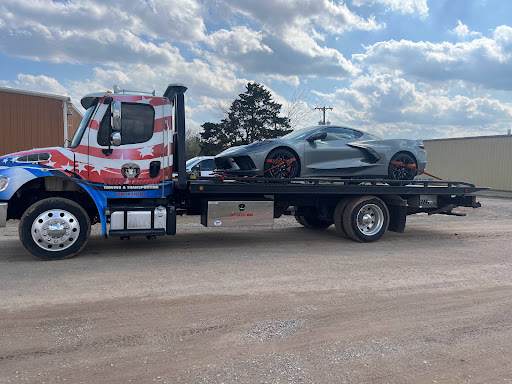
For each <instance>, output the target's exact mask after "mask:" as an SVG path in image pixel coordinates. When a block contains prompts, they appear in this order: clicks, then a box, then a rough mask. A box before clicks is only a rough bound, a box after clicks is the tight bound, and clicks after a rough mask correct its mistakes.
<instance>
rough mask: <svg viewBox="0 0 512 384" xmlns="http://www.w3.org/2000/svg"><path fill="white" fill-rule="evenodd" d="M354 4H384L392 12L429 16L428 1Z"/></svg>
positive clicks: (363, 0) (371, 0)
mask: <svg viewBox="0 0 512 384" xmlns="http://www.w3.org/2000/svg"><path fill="white" fill-rule="evenodd" d="M353 3H354V5H356V6H361V5H366V4H370V5H373V4H382V5H384V6H385V7H386V8H387V9H388V10H390V11H394V12H400V13H402V14H417V15H419V16H421V17H425V16H428V5H427V0H354V1H353Z"/></svg>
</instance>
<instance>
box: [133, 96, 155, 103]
mask: <svg viewBox="0 0 512 384" xmlns="http://www.w3.org/2000/svg"><path fill="white" fill-rule="evenodd" d="M151 100H153V98H152V97H148V98H147V99H146V98H145V97H144V96H142V99H140V100H139V101H137V103H144V104H149V103H150V102H151Z"/></svg>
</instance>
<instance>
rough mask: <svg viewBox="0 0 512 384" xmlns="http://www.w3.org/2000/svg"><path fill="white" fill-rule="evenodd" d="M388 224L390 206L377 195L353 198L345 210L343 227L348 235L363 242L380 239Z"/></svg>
mask: <svg viewBox="0 0 512 384" xmlns="http://www.w3.org/2000/svg"><path fill="white" fill-rule="evenodd" d="M338 219H339V218H338ZM388 224H389V211H388V208H387V206H386V204H385V203H384V202H383V201H382V200H381V199H379V198H378V197H375V196H364V197H359V198H357V197H356V198H353V199H352V200H350V201H349V202H348V203H347V206H346V207H345V210H344V212H343V229H344V230H345V232H346V234H347V236H348V237H350V238H351V239H353V240H356V241H359V242H361V243H369V242H372V241H376V240H378V239H380V238H381V237H382V235H383V234H384V232H386V230H387V228H388Z"/></svg>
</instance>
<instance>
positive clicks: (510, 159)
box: [424, 135, 512, 191]
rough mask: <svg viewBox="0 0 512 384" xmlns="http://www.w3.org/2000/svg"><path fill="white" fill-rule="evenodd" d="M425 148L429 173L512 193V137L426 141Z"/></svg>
mask: <svg viewBox="0 0 512 384" xmlns="http://www.w3.org/2000/svg"><path fill="white" fill-rule="evenodd" d="M424 144H425V149H426V150H427V168H426V169H425V171H426V172H428V173H431V174H433V175H435V176H438V177H441V178H443V179H449V180H456V181H467V182H469V183H473V184H476V185H478V186H484V187H490V188H492V189H495V190H500V191H512V168H511V165H512V136H510V135H504V136H487V137H484V136H483V137H471V138H460V139H459V138H457V139H440V140H424Z"/></svg>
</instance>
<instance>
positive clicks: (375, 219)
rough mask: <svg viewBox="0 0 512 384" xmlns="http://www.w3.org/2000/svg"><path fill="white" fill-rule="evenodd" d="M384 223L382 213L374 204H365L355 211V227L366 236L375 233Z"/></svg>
mask: <svg viewBox="0 0 512 384" xmlns="http://www.w3.org/2000/svg"><path fill="white" fill-rule="evenodd" d="M383 225H384V213H383V212H382V209H380V207H379V206H378V205H376V204H366V205H363V206H362V207H361V209H359V211H358V212H357V228H358V229H359V231H360V232H361V233H363V234H364V235H367V236H373V235H375V234H377V233H378V232H379V231H380V230H381V229H382V226H383Z"/></svg>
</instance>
